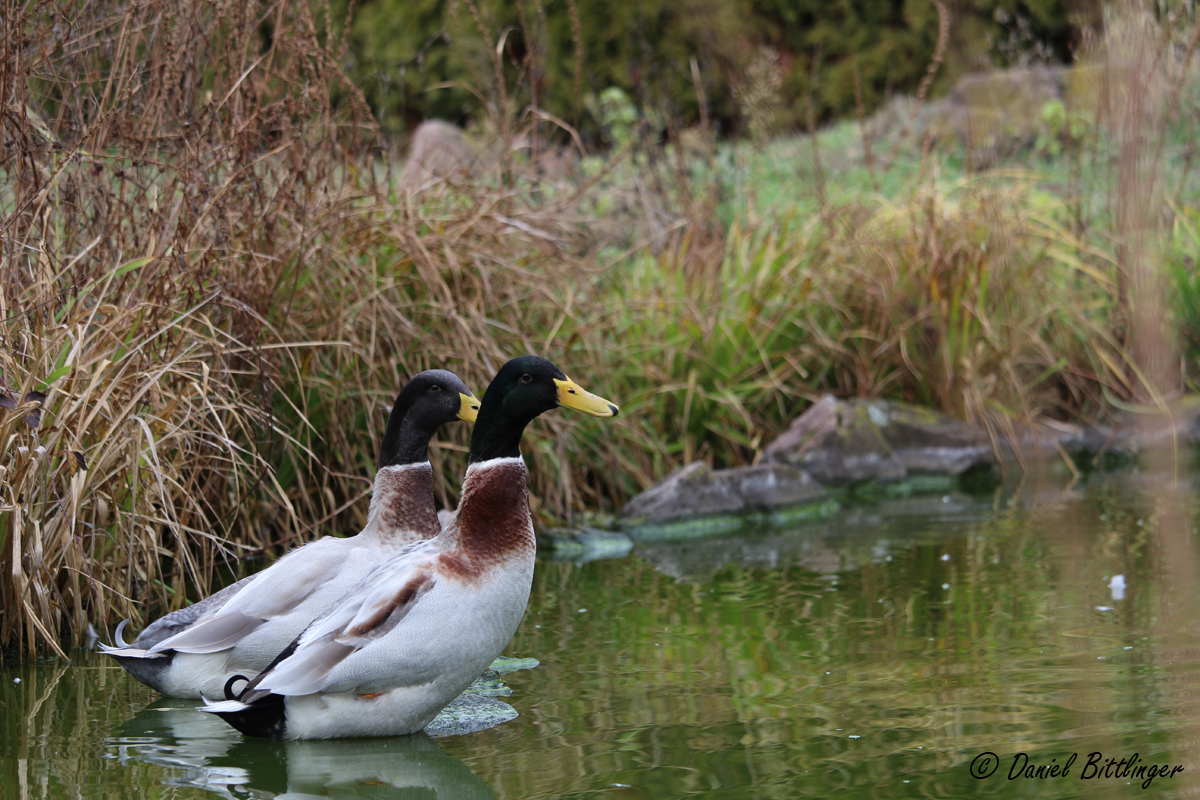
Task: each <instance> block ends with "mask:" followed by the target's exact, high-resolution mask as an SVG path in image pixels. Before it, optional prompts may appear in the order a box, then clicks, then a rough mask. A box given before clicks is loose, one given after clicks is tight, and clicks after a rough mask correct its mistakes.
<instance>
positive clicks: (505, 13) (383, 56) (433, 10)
mask: <svg viewBox="0 0 1200 800" xmlns="http://www.w3.org/2000/svg"><path fill="white" fill-rule="evenodd" d="M351 5H353V11H352V13H351V14H349V16H347V11H348V10H349V9H350V6H351ZM945 11H946V12H948V14H949V17H950V19H953V20H954V24H953V25H952V26H950V28H949V38H948V42H947V46H946V49H945V56H944V59H943V68H942V69H941V70H940V71H939V73H938V75H937V78H936V82H935V84H934V91H935V93H936V92H938V91H939V90H944V89H946V88H948V87H949V86H951V85H953V83H954V81H955V80H957V79H958V78H959V77H961V76H962V75H963V74H965V73H967V72H969V71H974V70H979V69H986V68H991V67H1008V66H1028V65H1030V64H1067V63H1071V61H1072V60H1073V58H1074V57H1075V54H1076V53H1077V52H1078V50H1079V48H1080V47H1081V46H1082V45H1083V41H1084V39H1085V37H1086V36H1087V35H1089V34H1094V33H1095V32H1096V31H1098V30H1099V29H1100V27H1101V26H1102V19H1101V16H1102V14H1101V11H1102V3H1101V0H1022V1H1020V2H1014V1H1013V0H946V2H945ZM347 18H348V19H349V20H350V33H349V36H348V37H347V51H346V54H347V61H346V71H347V73H348V74H349V75H350V76H351V78H352V79H353V80H354V83H355V84H356V85H357V86H359V87H361V88H362V91H363V93H364V95H365V96H366V98H367V100H368V102H369V103H370V105H371V108H372V110H373V111H374V112H375V114H376V117H377V118H378V120H379V121H380V123H381V124H382V125H383V126H384V128H385V129H386V130H389V131H392V132H395V133H403V132H404V131H407V130H409V129H411V127H412V126H413V125H415V124H416V123H418V122H420V121H421V120H423V119H426V118H429V117H438V118H442V119H449V120H453V121H455V122H458V123H460V124H462V123H466V122H467V121H469V120H471V119H473V118H478V116H479V114H480V105H481V103H480V99H479V98H477V97H475V96H473V95H472V93H471V92H470V91H469V90H468V89H467V88H465V87H467V86H479V85H482V84H484V83H486V81H481V80H480V76H481V75H488V74H490V73H491V72H492V69H493V66H492V64H491V63H490V60H489V57H488V54H487V48H488V47H493V46H495V45H496V41H495V40H494V39H493V38H492V35H494V33H495V32H503V33H502V35H503V36H504V37H505V47H504V50H505V59H504V69H505V71H506V74H507V76H508V78H509V80H510V81H512V82H514V83H519V85H520V90H519V91H518V92H516V93H514V95H513V96H512V97H510V98H509V100H510V102H513V103H515V104H516V105H517V106H518V107H524V106H527V105H529V104H534V105H536V106H538V107H540V108H542V109H544V110H546V111H548V112H550V113H552V114H554V115H555V116H557V117H559V118H560V119H563V120H567V121H569V122H571V123H572V124H574V125H576V126H577V127H579V128H580V129H581V130H582V132H583V133H584V135H585V137H586V138H585V141H589V142H595V143H597V144H600V143H602V140H598V137H597V132H598V128H599V126H600V124H601V122H602V120H601V119H600V118H599V113H598V105H597V100H598V96H599V93H600V91H601V90H602V89H605V88H608V87H617V88H619V89H621V90H622V91H624V92H625V93H626V95H628V96H629V97H630V98H631V100H632V102H633V103H634V104H635V105H636V107H637V108H638V109H639V111H640V112H641V113H642V114H643V115H644V116H645V117H646V118H648V119H651V120H655V121H657V122H658V124H659V125H660V126H661V127H663V128H665V126H666V124H667V122H668V121H669V122H670V123H671V124H672V125H674V126H676V127H686V126H689V125H695V124H698V123H700V122H701V120H702V119H708V120H711V122H712V124H713V125H715V126H716V129H717V130H718V131H719V132H720V133H721V134H723V135H727V136H728V135H736V134H739V133H741V132H742V131H743V130H744V127H745V122H746V119H745V115H744V114H743V113H742V111H741V110H740V109H739V104H738V102H737V99H736V95H737V92H738V88H739V87H738V84H739V82H742V81H744V80H745V77H746V74H747V70H748V69H749V68H750V66H751V65H752V64H753V63H754V61H755V59H756V58H761V57H762V54H763V52H764V51H765V52H768V53H770V54H771V57H773V58H774V59H776V60H777V63H778V73H779V76H778V77H779V81H780V92H779V97H778V103H779V114H780V118H779V120H778V123H779V126H780V127H781V128H782V129H791V128H796V127H803V126H804V125H805V124H806V119H807V116H808V112H809V105H810V102H811V104H812V105H813V108H814V112H815V117H816V119H817V120H818V121H820V122H826V121H829V120H832V119H836V118H837V117H839V116H845V115H849V114H854V113H855V110H856V99H855V98H856V85H857V87H858V92H859V93H860V95H861V99H862V104H863V106H864V107H865V109H866V111H867V112H872V111H874V110H875V109H876V108H877V107H878V106H880V105H881V104H882V103H883V102H884V101H886V100H887V99H888V98H889V97H892V96H894V95H904V94H913V93H915V92H916V91H917V88H918V86H919V85H920V82H921V79H922V78H923V77H924V75H925V73H926V69H927V66H928V64H929V62H930V60H931V59H932V58H933V56H934V52H935V50H936V48H937V42H938V32H939V22H938V10H937V7H936V5H935V4H933V3H931V2H929V0H858V1H857V2H843V3H834V4H830V3H827V2H822V0H795V1H793V0H644V1H643V2H638V3H616V4H614V3H607V2H601V1H600V0H551V1H550V2H543V1H542V0H515V2H514V0H478V2H475V0H471V2H466V1H465V0H456V2H451V3H442V2H436V1H435V0H414V2H408V1H407V0H364V1H363V2H357V3H353V4H351V3H350V2H349V0H338V4H337V5H336V6H335V10H334V19H335V20H338V21H344V20H346V19H347ZM341 24H344V22H342V23H341ZM481 27H482V29H483V30H485V31H488V32H490V33H489V36H488V41H487V42H484V41H482V40H480V39H479V37H478V33H479V31H480V28H481ZM581 90H582V95H581ZM702 105H703V106H705V107H704V108H701V106H702ZM658 132H659V133H661V132H662V131H658Z"/></svg>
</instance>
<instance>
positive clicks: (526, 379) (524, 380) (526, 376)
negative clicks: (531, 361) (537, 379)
mask: <svg viewBox="0 0 1200 800" xmlns="http://www.w3.org/2000/svg"><path fill="white" fill-rule="evenodd" d="M521 383H527V384H528V383H533V376H532V375H530V374H529V373H528V372H526V373H525V374H524V375H522V376H521Z"/></svg>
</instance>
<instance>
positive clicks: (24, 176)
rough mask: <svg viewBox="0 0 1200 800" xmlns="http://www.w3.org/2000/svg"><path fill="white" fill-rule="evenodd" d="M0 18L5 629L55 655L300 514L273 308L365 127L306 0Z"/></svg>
mask: <svg viewBox="0 0 1200 800" xmlns="http://www.w3.org/2000/svg"><path fill="white" fill-rule="evenodd" d="M0 13H2V15H3V16H2V19H0V30H2V31H3V43H2V45H0V141H2V142H3V150H2V151H0V174H2V176H3V177H2V179H0V212H2V214H3V217H2V220H0V237H2V240H0V241H2V244H0V259H2V286H0V319H2V320H3V334H2V337H3V339H2V347H0V382H2V385H0V395H3V397H0V405H3V404H4V402H3V401H4V400H5V399H7V401H8V404H9V405H12V406H17V405H19V404H21V401H22V400H23V399H25V398H28V397H30V393H31V392H38V393H41V394H43V395H44V399H42V400H41V401H40V403H39V404H38V409H37V411H38V412H39V413H38V414H37V415H34V416H29V415H24V414H22V413H21V412H22V411H23V410H25V409H26V408H27V407H28V406H29V405H30V404H28V403H25V404H24V405H23V406H21V407H17V408H15V409H14V410H10V411H8V412H3V413H0V437H2V438H3V441H4V453H3V461H2V463H0V473H2V475H0V505H2V506H3V509H2V511H0V552H2V553H3V555H0V576H2V577H0V648H3V647H11V646H13V645H20V646H23V647H24V648H25V649H26V650H27V651H29V652H32V651H33V650H34V649H35V647H36V646H37V645H38V644H42V645H44V646H46V647H49V648H52V649H54V650H56V651H58V652H60V653H61V649H60V645H59V642H60V640H61V639H62V637H64V636H66V637H67V638H74V639H78V638H80V637H82V635H83V633H84V631H85V629H86V627H87V625H88V623H89V622H94V623H95V624H96V625H97V626H98V627H104V626H106V625H107V624H108V623H110V622H111V621H113V619H114V618H120V617H122V616H135V617H138V618H143V616H144V615H143V613H142V609H143V608H149V607H153V606H156V605H157V606H160V607H161V606H163V605H168V604H176V605H177V604H180V603H182V602H184V601H185V600H186V598H187V595H188V593H189V591H196V592H200V593H204V592H206V591H207V590H208V589H209V588H210V586H211V580H212V565H213V564H214V562H215V561H217V560H219V558H221V557H223V556H226V555H231V554H232V555H238V554H240V553H239V552H238V551H243V550H245V549H247V548H250V547H255V546H260V545H262V544H264V543H265V540H266V539H268V538H269V537H270V536H272V535H275V534H274V533H273V532H274V531H278V530H289V529H290V530H295V529H298V528H299V527H300V526H301V525H303V524H307V521H308V519H309V518H307V517H305V518H301V517H299V516H298V515H297V513H296V508H295V506H294V505H293V503H292V501H291V499H290V497H289V490H288V489H287V488H285V487H284V486H282V485H281V484H280V482H279V479H278V477H277V472H278V468H279V466H280V464H281V463H283V462H285V461H287V460H289V459H295V460H297V461H299V462H304V463H311V460H312V458H311V452H310V451H308V450H307V448H306V447H305V446H304V445H303V444H301V443H300V442H299V440H298V439H297V437H296V436H295V431H293V430H286V429H284V428H282V427H281V425H280V420H279V418H278V416H277V415H276V409H277V408H280V407H282V408H284V409H285V410H286V402H285V399H284V397H283V396H282V395H281V393H280V391H279V385H280V380H281V378H282V380H284V381H287V380H289V379H290V378H291V377H292V376H291V375H290V374H289V372H294V371H295V370H297V369H298V365H299V364H300V363H301V359H302V358H303V350H304V348H305V347H306V346H309V345H308V344H307V339H301V340H296V339H293V340H292V341H291V343H287V344H285V339H284V336H283V334H282V332H281V331H280V330H279V329H278V328H277V327H275V326H274V325H273V323H272V322H271V321H270V319H269V317H271V316H277V317H278V318H281V319H283V320H286V318H287V317H286V312H285V313H283V314H279V313H278V311H279V306H280V305H281V304H283V305H286V303H287V302H288V293H289V291H292V289H293V287H294V285H295V282H296V280H297V276H298V275H300V274H301V273H302V272H303V271H304V270H306V269H307V268H308V260H309V259H311V258H313V257H314V252H315V249H316V246H317V244H318V243H319V241H320V240H321V239H322V238H323V237H325V236H328V235H330V234H331V233H333V232H335V231H336V230H338V228H339V226H344V225H345V224H346V223H347V222H349V221H350V220H352V219H353V217H352V215H351V214H350V213H349V212H350V211H351V210H352V208H353V205H354V196H353V194H352V193H351V192H349V191H348V190H347V189H346V186H347V182H346V180H345V177H346V172H345V170H344V169H343V168H342V165H343V164H345V163H346V162H347V158H346V155H347V153H349V152H351V151H352V150H354V149H355V148H357V147H358V146H359V145H360V143H361V142H362V141H364V139H365V140H367V141H369V140H370V138H371V137H372V136H373V131H372V129H371V128H370V127H369V125H367V123H369V117H368V116H367V115H365V114H364V113H363V112H364V109H363V107H362V105H361V102H359V101H357V100H356V96H355V92H354V90H353V87H351V86H349V85H348V84H347V83H346V82H345V81H344V80H342V78H341V75H340V73H339V72H338V71H337V69H336V66H335V63H336V59H335V58H333V56H332V49H333V48H336V47H337V46H338V44H339V42H337V41H336V40H335V39H334V38H333V37H331V36H327V35H326V36H323V35H320V34H319V33H318V31H321V32H322V33H324V30H323V29H324V26H325V25H326V24H327V20H318V19H317V18H316V17H314V15H313V14H312V9H311V8H310V7H309V6H308V5H306V4H299V5H283V4H275V3H261V4H253V3H252V4H241V3H225V4H211V3H202V2H192V3H184V4H183V5H182V6H181V5H179V4H167V3H159V2H148V3H134V4H125V5H117V4H111V5H109V4H90V5H87V6H84V7H82V8H81V7H79V6H78V5H77V4H74V3H59V2H42V3H30V4H7V5H5V7H4V9H3V11H2V12H0ZM337 93H341V95H342V96H343V97H344V98H345V101H344V102H343V103H342V104H341V110H340V111H338V112H337V113H334V112H331V111H330V109H331V108H334V106H335V104H334V102H333V97H334V95H335V94H337ZM34 396H35V397H36V395H34ZM38 416H40V418H36V417H38ZM31 423H33V424H31ZM73 454H74V455H73ZM235 540H236V542H237V548H236V550H235V549H234V545H233V542H234V541H235ZM142 603H146V604H147V606H141V604H142Z"/></svg>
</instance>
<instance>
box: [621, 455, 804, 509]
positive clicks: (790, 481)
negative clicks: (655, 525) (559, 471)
mask: <svg viewBox="0 0 1200 800" xmlns="http://www.w3.org/2000/svg"><path fill="white" fill-rule="evenodd" d="M824 499H825V489H824V488H822V487H821V485H820V484H818V483H817V482H816V481H814V480H813V479H812V476H811V475H809V474H808V473H806V472H804V471H803V470H800V469H796V468H795V467H792V466H790V465H787V464H759V465H757V466H753V467H736V468H733V469H720V470H713V469H712V468H711V467H709V466H708V465H707V464H705V463H703V462H699V461H697V462H695V463H692V464H688V465H687V466H686V467H684V468H683V469H681V470H679V471H678V472H675V473H674V474H672V475H669V476H668V477H667V478H665V479H664V480H663V481H661V482H660V483H658V484H656V485H655V486H652V487H650V488H649V489H647V490H646V491H644V492H642V493H641V494H639V495H638V496H637V497H635V498H633V499H632V500H630V501H629V503H627V504H626V506H625V508H624V509H622V511H621V516H622V517H623V518H624V519H625V520H627V521H639V522H645V521H657V520H670V519H678V518H682V517H691V516H697V515H707V514H743V513H747V512H752V511H761V510H763V509H768V508H773V507H775V506H785V505H799V504H803V503H813V502H818V501H821V500H824Z"/></svg>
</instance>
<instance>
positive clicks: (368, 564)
mask: <svg viewBox="0 0 1200 800" xmlns="http://www.w3.org/2000/svg"><path fill="white" fill-rule="evenodd" d="M478 410H479V401H478V400H477V399H476V398H475V397H474V396H473V395H472V394H471V391H470V390H469V389H468V388H467V387H466V385H465V384H464V383H463V382H462V381H461V380H460V379H459V378H458V376H456V375H454V373H452V372H447V371H445V370H429V371H426V372H422V373H420V374H418V375H416V376H414V377H413V378H412V380H410V381H409V382H408V383H407V384H405V386H404V388H403V389H402V390H401V392H400V395H399V396H398V397H397V398H396V402H395V403H394V404H393V406H392V410H391V413H390V415H389V417H388V423H387V428H386V429H385V431H384V435H383V440H382V444H381V447H380V455H379V471H378V472H377V473H376V475H375V490H374V493H373V494H372V496H371V506H370V509H369V511H368V513H367V524H366V527H365V528H363V530H362V532H360V533H359V534H358V535H357V536H354V537H352V538H347V539H343V538H337V537H331V536H327V537H324V538H322V539H319V540H318V541H315V542H312V543H310V544H307V545H305V546H303V547H300V548H298V549H296V550H293V551H292V552H290V553H288V554H287V555H285V556H284V557H283V558H281V559H280V560H279V561H278V562H276V563H275V564H274V565H272V566H271V567H269V568H268V569H266V570H263V571H262V572H260V573H258V574H257V575H254V576H251V577H249V578H245V579H243V580H242V581H239V582H238V583H236V584H234V585H233V586H231V587H229V588H227V589H224V590H222V591H221V592H218V593H217V594H215V595H213V596H212V597H210V598H206V599H205V600H202V601H200V602H199V603H197V604H196V605H195V606H192V607H190V608H187V609H181V610H180V611H177V612H175V613H173V614H169V615H167V616H166V617H164V618H162V619H160V620H157V621H156V622H154V623H152V624H151V625H149V626H147V628H146V629H145V630H144V631H143V632H142V633H141V635H139V636H138V638H137V639H136V640H135V641H134V642H132V643H131V644H126V643H125V642H124V641H122V639H121V630H122V628H124V626H125V623H122V624H121V626H120V627H118V628H117V634H116V638H117V646H116V647H104V648H103V649H104V651H105V652H106V653H107V654H108V655H111V656H113V657H114V658H116V659H117V660H118V661H119V662H120V663H121V665H122V666H123V667H124V668H125V669H126V671H128V672H129V674H130V675H132V676H133V677H134V678H136V679H137V680H139V681H141V682H142V683H145V684H146V685H148V686H151V687H153V688H154V689H157V690H158V691H160V692H162V693H163V694H165V695H169V696H172V697H191V698H200V697H201V696H202V695H218V694H219V693H220V692H221V691H222V690H223V688H224V685H225V683H226V682H227V681H228V679H229V677H230V675H232V674H250V675H254V674H257V673H258V672H259V671H261V670H263V669H265V668H266V667H267V666H268V665H269V664H270V663H271V661H272V660H273V659H274V658H275V656H276V655H277V654H278V653H279V651H280V650H282V649H283V648H284V647H286V646H287V645H288V644H289V643H290V642H291V641H292V640H293V639H295V638H296V636H298V635H299V634H300V632H301V631H303V630H304V628H305V627H306V626H307V625H308V624H309V623H310V622H312V621H313V619H315V618H316V617H317V616H318V615H319V614H321V613H322V612H324V611H325V610H326V609H327V608H329V606H331V605H332V604H333V603H334V602H336V601H337V600H339V599H340V598H341V597H342V596H343V595H344V594H345V593H346V592H347V591H349V590H350V589H351V588H352V587H354V586H356V585H358V584H359V582H360V581H362V580H363V579H364V578H365V577H366V576H367V575H368V574H370V572H371V571H372V570H374V569H375V568H376V567H377V566H378V565H379V564H380V563H382V562H384V561H386V560H387V559H388V558H389V557H391V556H392V555H393V554H395V553H396V552H398V551H399V550H401V549H402V548H404V547H405V546H407V545H410V544H412V543H413V542H418V541H423V540H426V539H430V538H432V537H434V536H437V535H438V534H439V533H440V532H441V525H440V523H439V522H438V518H437V508H436V506H435V504H434V496H433V467H432V466H431V465H430V463H429V459H428V455H427V450H428V447H429V440H430V439H431V438H432V437H433V435H434V433H435V432H436V431H437V429H438V428H439V427H440V426H441V425H443V424H445V423H447V422H450V421H452V420H454V419H464V420H467V421H474V420H475V416H476V414H477V412H478Z"/></svg>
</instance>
